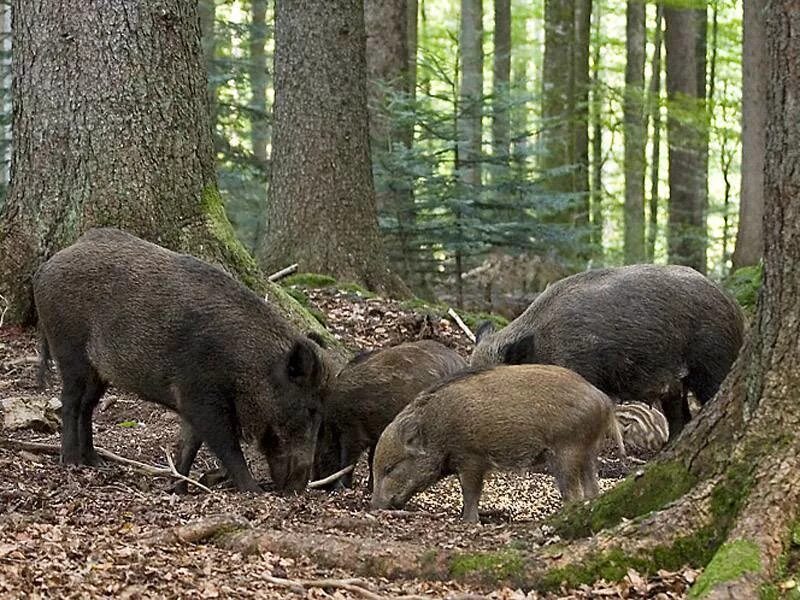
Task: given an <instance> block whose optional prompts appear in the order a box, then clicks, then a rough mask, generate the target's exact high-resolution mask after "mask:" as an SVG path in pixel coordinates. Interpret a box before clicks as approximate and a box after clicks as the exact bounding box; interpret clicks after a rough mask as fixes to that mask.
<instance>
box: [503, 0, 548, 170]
mask: <svg viewBox="0 0 800 600" xmlns="http://www.w3.org/2000/svg"><path fill="white" fill-rule="evenodd" d="M527 25H528V19H527V18H526V15H525V13H522V14H518V15H516V16H515V17H514V18H513V19H512V20H511V29H512V35H511V37H512V39H527V37H528V34H527ZM536 44H537V41H536V40H531V45H533V47H534V49H532V51H531V52H530V55H528V53H527V52H514V53H513V55H512V56H511V89H512V90H515V91H517V90H524V89H526V86H527V85H528V83H529V78H530V77H531V76H532V74H534V73H539V70H538V69H539V68H540V67H541V65H540V62H541V60H540V58H539V56H540V54H541V52H537V51H536V50H535V49H536V47H537V45H536ZM537 59H539V60H537ZM536 78H537V79H538V75H536ZM509 117H510V129H511V133H510V136H511V140H512V141H511V158H512V160H513V161H514V162H515V163H517V164H518V165H521V164H522V163H523V162H525V160H526V159H527V156H528V139H529V135H530V134H529V132H528V106H527V103H525V102H520V101H519V99H515V101H514V103H513V106H511V107H509Z"/></svg>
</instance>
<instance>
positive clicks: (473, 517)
mask: <svg viewBox="0 0 800 600" xmlns="http://www.w3.org/2000/svg"><path fill="white" fill-rule="evenodd" d="M485 474H486V469H485V467H483V466H482V465H477V464H475V465H468V466H466V467H464V468H462V469H461V470H459V472H458V479H459V481H461V495H462V496H463V498H464V506H463V508H462V510H461V518H462V519H464V521H466V522H467V523H480V522H481V521H480V517H479V516H478V501H479V500H480V499H481V492H482V491H483V477H484V475H485Z"/></svg>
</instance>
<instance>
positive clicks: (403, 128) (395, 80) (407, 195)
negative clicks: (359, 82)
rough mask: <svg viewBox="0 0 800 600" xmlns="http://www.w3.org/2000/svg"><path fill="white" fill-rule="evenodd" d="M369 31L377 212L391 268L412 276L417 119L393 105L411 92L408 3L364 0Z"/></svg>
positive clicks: (403, 274)
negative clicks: (383, 221)
mask: <svg viewBox="0 0 800 600" xmlns="http://www.w3.org/2000/svg"><path fill="white" fill-rule="evenodd" d="M364 22H365V25H366V31H367V77H368V79H367V84H368V86H367V89H368V93H369V109H370V111H369V125H370V143H371V147H372V161H373V164H374V165H376V167H377V169H378V172H379V173H380V174H382V175H383V176H382V177H381V178H379V179H378V181H377V182H376V187H377V193H376V201H377V208H378V213H379V214H380V215H381V216H382V217H384V218H387V219H389V221H390V223H391V226H390V228H389V230H388V232H387V234H386V235H385V236H384V241H385V243H386V247H387V250H388V252H389V256H390V258H391V262H392V266H393V267H394V268H395V269H396V270H397V271H398V272H399V273H400V275H401V276H402V277H403V278H404V279H406V280H408V279H409V277H410V275H411V274H412V272H413V268H412V262H413V259H414V255H413V254H414V252H413V248H412V244H411V236H412V233H413V226H414V220H415V211H414V197H413V193H412V187H411V181H410V177H409V176H408V174H407V173H406V172H405V170H404V169H403V167H402V163H403V161H402V155H403V153H404V152H405V151H407V150H408V149H410V148H411V143H412V138H413V135H414V129H413V121H410V120H409V119H407V118H402V119H401V118H400V117H399V115H398V112H399V111H397V109H393V108H392V105H397V104H400V105H402V104H403V103H404V100H405V98H406V97H407V94H408V92H409V32H408V25H409V7H408V4H407V2H406V0H364Z"/></svg>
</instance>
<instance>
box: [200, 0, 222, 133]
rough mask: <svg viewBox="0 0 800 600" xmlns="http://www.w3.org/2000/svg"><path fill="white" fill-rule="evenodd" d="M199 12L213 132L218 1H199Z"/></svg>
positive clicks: (215, 97)
mask: <svg viewBox="0 0 800 600" xmlns="http://www.w3.org/2000/svg"><path fill="white" fill-rule="evenodd" d="M197 12H198V15H199V17H200V40H201V43H202V45H203V59H204V63H205V67H206V78H207V79H206V80H207V88H208V114H209V115H210V116H211V130H212V132H213V131H214V130H215V129H216V125H217V89H218V84H217V62H216V57H217V36H216V32H215V21H216V18H217V2H216V0H199V2H198V3H197Z"/></svg>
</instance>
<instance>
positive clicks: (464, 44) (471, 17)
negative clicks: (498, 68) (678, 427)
mask: <svg viewBox="0 0 800 600" xmlns="http://www.w3.org/2000/svg"><path fill="white" fill-rule="evenodd" d="M459 51H460V58H461V85H460V89H459V101H458V104H459V109H458V163H459V164H458V170H459V173H460V174H461V179H462V182H463V183H464V184H465V185H466V186H467V187H468V188H472V190H473V192H472V193H475V192H476V191H477V190H478V189H479V188H480V185H481V158H482V157H481V155H482V152H481V137H482V127H481V118H482V112H483V111H482V108H483V106H482V103H483V0H461V29H460V35H459Z"/></svg>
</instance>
